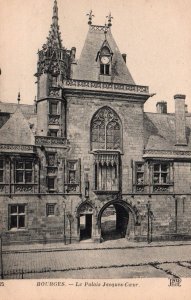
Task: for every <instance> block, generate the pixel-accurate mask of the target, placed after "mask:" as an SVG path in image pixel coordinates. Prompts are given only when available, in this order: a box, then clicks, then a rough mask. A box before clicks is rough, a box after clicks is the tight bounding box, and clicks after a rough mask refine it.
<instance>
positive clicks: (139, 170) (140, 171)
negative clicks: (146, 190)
mask: <svg viewBox="0 0 191 300" xmlns="http://www.w3.org/2000/svg"><path fill="white" fill-rule="evenodd" d="M135 168H136V173H135V176H136V184H139V185H143V184H144V163H138V162H137V163H136V164H135Z"/></svg>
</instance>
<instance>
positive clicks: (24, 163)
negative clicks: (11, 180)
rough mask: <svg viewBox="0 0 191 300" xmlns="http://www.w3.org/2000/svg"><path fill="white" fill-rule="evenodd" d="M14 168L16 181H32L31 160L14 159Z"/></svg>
mask: <svg viewBox="0 0 191 300" xmlns="http://www.w3.org/2000/svg"><path fill="white" fill-rule="evenodd" d="M15 169H16V170H15V182H16V183H24V184H25V183H32V182H33V163H32V161H31V160H21V161H16V166H15Z"/></svg>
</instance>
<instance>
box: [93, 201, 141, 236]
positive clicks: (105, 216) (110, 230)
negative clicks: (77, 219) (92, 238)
mask: <svg viewBox="0 0 191 300" xmlns="http://www.w3.org/2000/svg"><path fill="white" fill-rule="evenodd" d="M134 224H135V218H134V212H133V211H132V209H131V207H130V206H129V205H128V204H127V203H126V202H124V201H110V202H108V203H107V204H105V205H104V206H103V207H102V209H101V210H100V213H99V215H98V228H99V232H100V236H101V240H102V241H106V240H114V239H120V238H130V236H134Z"/></svg>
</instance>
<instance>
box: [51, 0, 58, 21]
mask: <svg viewBox="0 0 191 300" xmlns="http://www.w3.org/2000/svg"><path fill="white" fill-rule="evenodd" d="M52 23H53V24H55V25H58V5H57V1H56V0H54V6H53V16H52Z"/></svg>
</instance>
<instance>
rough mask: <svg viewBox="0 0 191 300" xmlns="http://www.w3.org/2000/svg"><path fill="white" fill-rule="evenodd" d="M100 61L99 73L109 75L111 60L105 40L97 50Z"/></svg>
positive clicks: (109, 50) (110, 53)
mask: <svg viewBox="0 0 191 300" xmlns="http://www.w3.org/2000/svg"><path fill="white" fill-rule="evenodd" d="M98 57H99V63H100V75H111V61H112V52H111V49H110V47H109V44H108V42H107V41H105V42H104V43H103V45H102V48H101V50H100V51H99V52H98V56H97V58H98Z"/></svg>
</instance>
